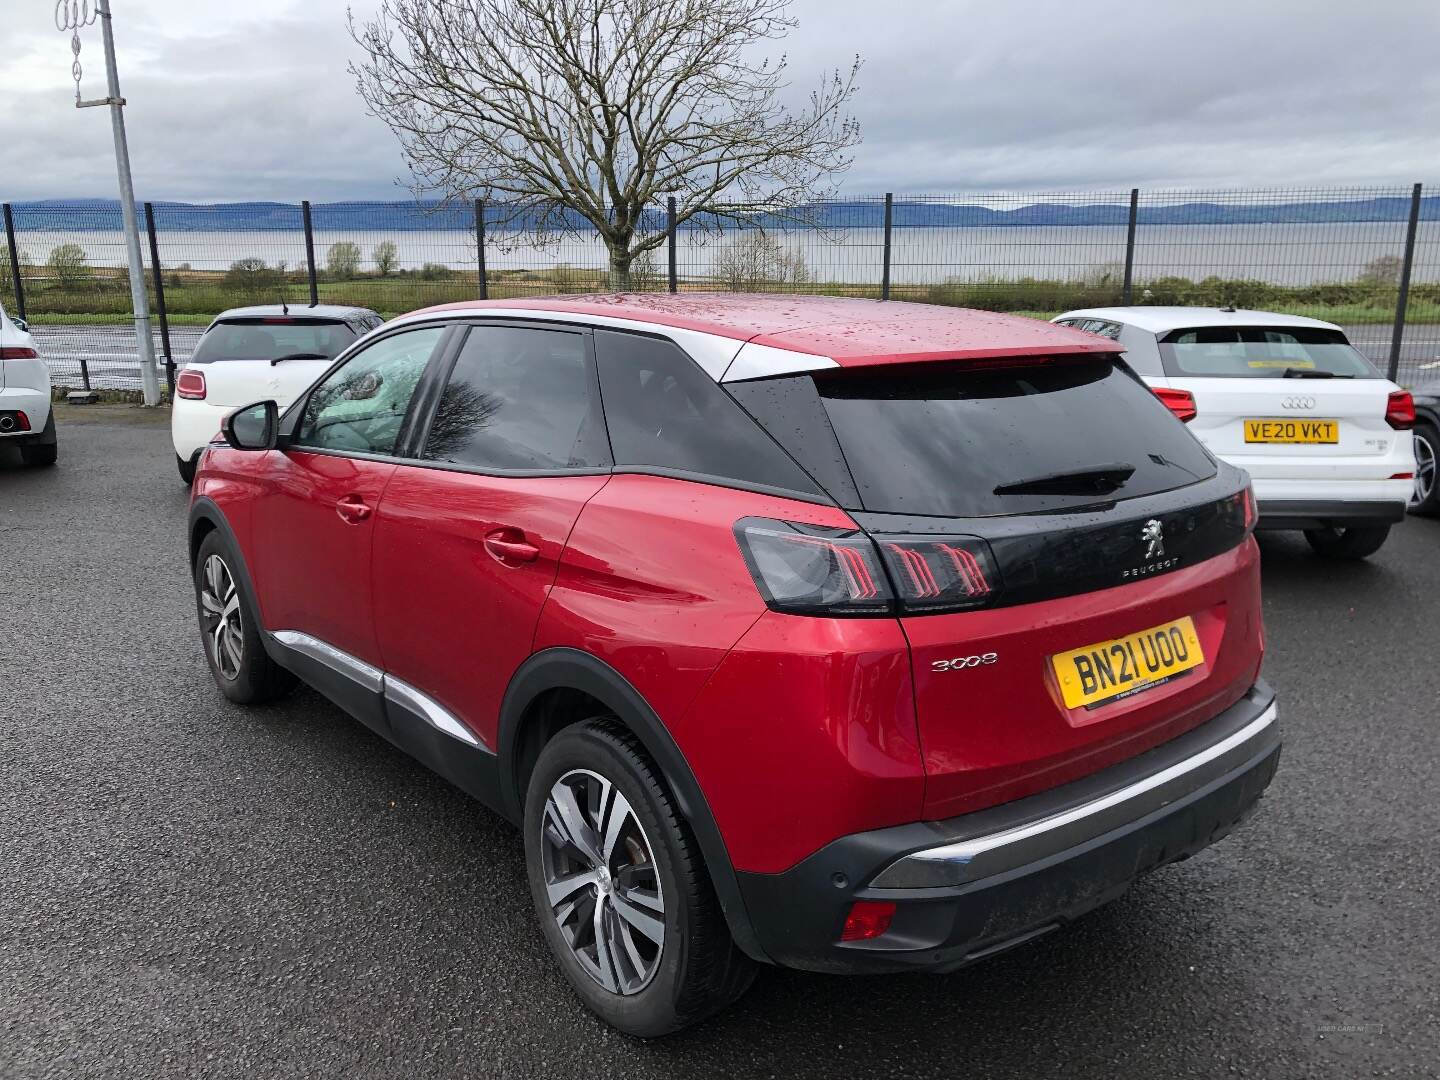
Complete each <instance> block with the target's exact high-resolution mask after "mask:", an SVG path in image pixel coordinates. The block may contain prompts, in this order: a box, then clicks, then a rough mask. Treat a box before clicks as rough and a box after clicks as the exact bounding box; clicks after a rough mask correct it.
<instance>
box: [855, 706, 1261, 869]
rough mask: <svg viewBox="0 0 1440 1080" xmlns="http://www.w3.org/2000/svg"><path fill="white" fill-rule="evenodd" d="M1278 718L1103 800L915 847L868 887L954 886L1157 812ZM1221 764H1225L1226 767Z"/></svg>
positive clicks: (1238, 754)
mask: <svg viewBox="0 0 1440 1080" xmlns="http://www.w3.org/2000/svg"><path fill="white" fill-rule="evenodd" d="M1278 717H1279V711H1278V708H1277V706H1276V704H1275V703H1274V702H1271V703H1270V705H1269V706H1268V707H1267V708H1266V709H1265V711H1264V712H1262V713H1261V714H1260V715H1259V716H1257V717H1256V718H1255V719H1254V720H1252V721H1251V722H1250V723H1248V724H1246V725H1245V726H1244V727H1243V728H1241V729H1240V730H1239V731H1236V732H1234V733H1232V734H1230V735H1228V736H1226V737H1225V738H1223V739H1221V740H1220V741H1218V742H1216V743H1213V744H1212V745H1210V746H1207V747H1206V748H1205V749H1203V750H1201V751H1199V752H1198V753H1195V754H1193V755H1191V756H1190V757H1188V758H1185V759H1184V760H1183V761H1178V762H1176V763H1175V764H1173V765H1171V766H1169V767H1168V768H1164V769H1161V770H1160V771H1158V772H1155V773H1152V774H1151V775H1149V776H1146V777H1144V778H1143V779H1140V780H1136V781H1135V782H1133V783H1131V784H1127V785H1126V786H1125V787H1122V788H1118V789H1116V790H1115V791H1112V792H1110V793H1109V794H1107V795H1102V796H1100V797H1099V798H1096V799H1092V800H1090V801H1089V802H1085V803H1081V804H1080V805H1079V806H1074V807H1071V808H1070V809H1069V810H1064V811H1061V812H1060V813H1057V814H1052V815H1050V816H1049V817H1044V818H1040V819H1038V820H1035V821H1030V822H1026V823H1025V824H1023V825H1017V826H1015V827H1013V828H1009V829H1003V830H1001V831H999V832H994V833H987V834H985V835H983V836H976V837H972V838H970V839H967V840H959V841H956V842H954V843H949V844H942V845H940V846H938V847H933V848H923V849H921V850H920V851H915V852H911V853H910V854H909V855H906V856H904V857H902V858H900V859H897V860H896V861H895V862H893V863H891V864H890V865H889V866H887V867H886V868H885V869H884V870H882V871H881V872H880V874H879V875H878V876H877V877H876V878H875V879H874V880H873V881H872V882H871V883H870V884H871V887H873V888H926V887H931V886H955V885H962V884H966V883H968V882H970V881H975V880H978V879H980V878H984V877H989V876H991V875H993V874H997V873H1001V872H1003V871H1005V870H1009V869H1013V868H1014V867H1015V866H1018V865H1021V864H1023V863H1028V862H1032V861H1034V860H1035V859H1037V858H1044V857H1045V856H1046V855H1049V854H1054V853H1056V852H1059V851H1062V850H1064V849H1066V848H1068V847H1070V846H1073V845H1074V844H1075V843H1077V842H1083V840H1084V839H1085V838H1086V837H1087V836H1095V835H1100V834H1102V833H1105V832H1108V831H1109V830H1110V829H1112V828H1116V827H1118V826H1120V825H1123V824H1125V823H1127V822H1130V821H1135V820H1137V819H1139V818H1141V817H1144V816H1146V815H1147V814H1150V813H1153V812H1154V811H1156V810H1160V809H1163V808H1164V807H1165V806H1167V805H1168V804H1170V803H1172V802H1174V801H1175V800H1176V799H1179V798H1182V797H1184V796H1185V795H1187V794H1189V793H1190V792H1191V791H1193V790H1195V788H1196V787H1197V786H1200V785H1202V784H1203V783H1204V782H1205V780H1206V778H1203V777H1202V778H1197V777H1196V776H1195V773H1196V772H1197V771H1198V770H1202V769H1204V768H1205V767H1206V766H1207V765H1210V764H1211V763H1213V762H1218V761H1220V760H1221V759H1224V758H1227V757H1234V758H1237V759H1239V758H1242V757H1244V756H1245V755H1244V752H1243V750H1244V748H1245V747H1246V746H1247V745H1248V744H1250V743H1251V742H1253V741H1254V740H1255V739H1257V738H1258V737H1259V736H1261V735H1262V734H1264V733H1265V732H1266V730H1267V729H1269V728H1270V727H1271V725H1273V724H1274V723H1275V722H1276V720H1277V719H1278ZM1227 764H1228V763H1227Z"/></svg>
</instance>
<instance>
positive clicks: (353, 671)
mask: <svg viewBox="0 0 1440 1080" xmlns="http://www.w3.org/2000/svg"><path fill="white" fill-rule="evenodd" d="M272 636H273V637H274V638H275V640H276V641H278V642H280V644H281V645H284V646H285V647H286V648H287V649H292V650H294V651H295V652H297V653H299V654H300V655H301V656H308V657H309V658H310V659H311V660H314V661H316V662H317V663H321V664H324V665H325V666H326V667H328V668H329V669H330V670H331V671H333V672H335V673H337V674H339V675H343V676H345V677H346V678H347V679H350V680H351V681H352V682H354V683H356V684H357V685H359V686H362V687H364V688H365V689H366V690H369V691H370V692H371V693H372V694H380V695H382V696H383V697H384V698H385V700H386V701H388V702H390V703H391V704H394V705H399V706H400V707H401V708H403V709H405V710H407V711H408V712H411V713H413V714H415V715H416V716H418V717H419V718H420V719H421V720H423V721H424V722H425V723H427V724H429V725H430V726H431V727H433V728H434V729H435V730H436V731H439V732H441V733H443V734H445V735H448V736H450V738H452V739H457V740H459V741H460V742H462V743H464V744H465V745H467V746H473V747H475V748H477V749H480V750H485V751H487V752H488V751H489V749H490V748H489V747H488V746H486V745H485V744H484V743H483V742H482V741H481V740H480V739H478V738H477V737H476V736H475V733H474V732H472V731H471V730H470V729H469V728H467V727H466V726H465V725H464V724H462V723H461V722H460V720H459V718H458V717H456V716H455V715H454V714H453V713H451V712H449V711H448V710H446V709H445V707H444V706H443V705H441V704H440V703H439V702H438V701H436V700H435V699H434V698H432V697H429V696H428V695H426V694H423V693H421V692H420V691H419V690H416V689H415V687H413V686H411V685H410V684H409V683H406V682H402V681H401V680H399V679H397V678H395V676H394V675H390V674H387V673H386V672H384V671H381V670H380V669H379V668H377V667H376V666H375V665H373V664H367V663H366V662H365V661H364V660H361V659H360V658H359V657H358V656H351V655H350V654H349V653H347V652H346V651H345V650H343V649H337V648H336V647H335V646H334V645H331V644H330V643H329V642H328V641H321V640H320V639H319V638H317V637H312V636H311V635H310V634H306V633H302V632H301V631H299V630H276V631H274V633H273V634H272Z"/></svg>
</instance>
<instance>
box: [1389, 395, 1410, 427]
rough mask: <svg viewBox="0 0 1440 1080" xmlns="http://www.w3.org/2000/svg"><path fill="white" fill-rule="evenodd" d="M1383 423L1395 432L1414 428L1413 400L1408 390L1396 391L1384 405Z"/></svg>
mask: <svg viewBox="0 0 1440 1080" xmlns="http://www.w3.org/2000/svg"><path fill="white" fill-rule="evenodd" d="M1385 422H1386V423H1387V424H1389V425H1390V426H1391V427H1392V428H1394V429H1395V430H1396V431H1409V430H1410V429H1411V428H1412V427H1414V426H1415V399H1414V398H1413V397H1411V396H1410V391H1409V390H1396V391H1395V392H1394V393H1393V394H1391V395H1390V400H1389V401H1387V402H1386V403H1385Z"/></svg>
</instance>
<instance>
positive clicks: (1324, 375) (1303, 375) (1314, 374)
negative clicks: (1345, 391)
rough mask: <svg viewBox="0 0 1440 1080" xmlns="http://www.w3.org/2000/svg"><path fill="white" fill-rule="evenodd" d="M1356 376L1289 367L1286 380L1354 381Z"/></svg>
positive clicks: (1286, 371) (1285, 376)
mask: <svg viewBox="0 0 1440 1080" xmlns="http://www.w3.org/2000/svg"><path fill="white" fill-rule="evenodd" d="M1354 377H1355V376H1354V375H1346V374H1344V373H1343V372H1339V371H1317V370H1316V369H1315V368H1303V367H1287V368H1286V369H1285V374H1284V375H1282V376H1281V378H1284V379H1353V378H1354Z"/></svg>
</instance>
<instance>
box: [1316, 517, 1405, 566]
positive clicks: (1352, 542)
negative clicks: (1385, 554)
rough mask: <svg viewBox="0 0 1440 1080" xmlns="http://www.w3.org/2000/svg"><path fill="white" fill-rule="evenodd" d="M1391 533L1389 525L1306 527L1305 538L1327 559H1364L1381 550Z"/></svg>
mask: <svg viewBox="0 0 1440 1080" xmlns="http://www.w3.org/2000/svg"><path fill="white" fill-rule="evenodd" d="M1389 535H1390V526H1389V525H1373V526H1364V527H1361V526H1348V527H1345V528H1338V527H1334V526H1331V527H1329V528H1324V529H1306V530H1305V539H1306V540H1308V541H1310V546H1311V547H1312V548H1314V549H1315V551H1316V553H1317V554H1319V555H1323V556H1324V557H1325V558H1327V559H1364V558H1367V557H1368V556H1370V555H1374V554H1375V552H1377V551H1379V550H1380V546H1381V545H1382V544H1384V543H1385V538H1386V537H1387V536H1389Z"/></svg>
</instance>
